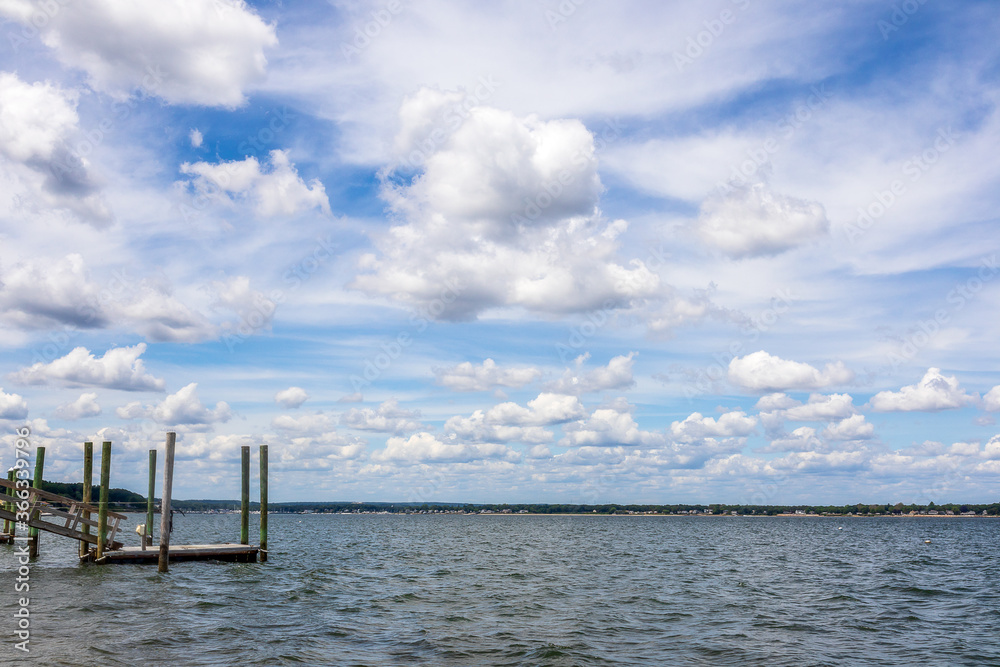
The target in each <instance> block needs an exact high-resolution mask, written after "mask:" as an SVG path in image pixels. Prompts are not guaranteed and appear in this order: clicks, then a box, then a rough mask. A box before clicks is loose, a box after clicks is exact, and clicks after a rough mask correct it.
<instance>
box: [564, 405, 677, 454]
mask: <svg viewBox="0 0 1000 667" xmlns="http://www.w3.org/2000/svg"><path fill="white" fill-rule="evenodd" d="M563 434H564V437H563V439H562V440H560V441H559V444H561V445H568V446H573V447H581V446H599V447H614V446H617V445H645V446H660V445H663V444H665V443H666V437H665V436H664V435H663V434H662V433H655V432H651V431H643V430H641V429H640V428H639V425H638V424H637V423H636V421H635V419H634V418H633V416H632V412H631V407H630V406H628V405H626V404H624V402H623V401H622V402H616V403H615V404H613V405H611V406H609V407H602V408H598V409H596V410H594V412H593V413H592V414H591V415H590V416H589V417H587V418H586V419H581V420H579V421H576V422H573V423H570V424H566V426H564V427H563Z"/></svg>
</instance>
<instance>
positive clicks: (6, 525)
mask: <svg viewBox="0 0 1000 667" xmlns="http://www.w3.org/2000/svg"><path fill="white" fill-rule="evenodd" d="M16 476H17V471H16V470H15V469H14V468H11V469H10V470H8V471H7V481H8V482H11V483H13V482H14V480H15V479H16ZM7 495H9V496H17V491H16V490H14V489H13V488H11V489H7ZM4 506H5V507H6V508H7V509H8V510H9V511H11V512H16V511H17V508H16V507H15V506H14V503H6V504H5V505H4ZM16 526H17V523H16V522H14V521H8V520H7V519H4V522H3V532H5V533H7V534H8V535H14V533H15V532H16V530H17V529H16Z"/></svg>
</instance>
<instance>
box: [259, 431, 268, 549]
mask: <svg viewBox="0 0 1000 667" xmlns="http://www.w3.org/2000/svg"><path fill="white" fill-rule="evenodd" d="M260 562H261V563H266V562H267V445H261V446H260Z"/></svg>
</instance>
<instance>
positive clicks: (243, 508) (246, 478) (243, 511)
mask: <svg viewBox="0 0 1000 667" xmlns="http://www.w3.org/2000/svg"><path fill="white" fill-rule="evenodd" d="M240 450H241V451H240V454H241V461H240V471H241V472H240V474H241V477H242V479H241V480H240V481H241V483H240V544H250V445H243V447H241V448H240Z"/></svg>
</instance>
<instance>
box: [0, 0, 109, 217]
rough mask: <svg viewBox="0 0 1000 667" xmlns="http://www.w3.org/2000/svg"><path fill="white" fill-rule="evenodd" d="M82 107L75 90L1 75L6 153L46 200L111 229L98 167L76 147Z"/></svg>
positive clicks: (2, 149) (1, 149)
mask: <svg viewBox="0 0 1000 667" xmlns="http://www.w3.org/2000/svg"><path fill="white" fill-rule="evenodd" d="M3 6H4V5H2V4H0V12H2V8H3ZM11 34H14V33H11ZM76 105H77V94H76V93H75V92H72V91H66V90H62V89H61V88H59V87H58V86H55V85H53V84H51V83H49V82H45V83H41V82H38V83H34V84H30V83H27V82H25V81H22V80H21V79H20V78H18V76H17V74H14V73H12V72H0V155H2V156H4V157H6V158H8V159H9V160H11V161H12V163H13V164H14V165H16V166H17V169H16V170H15V173H17V174H18V175H19V176H20V178H21V179H22V180H23V181H25V184H26V186H27V187H28V188H29V189H30V190H32V191H33V192H34V193H35V194H36V195H37V196H38V197H39V198H40V199H41V200H42V201H44V202H45V203H47V204H49V205H50V206H52V207H54V208H62V209H66V210H69V211H71V212H72V213H74V214H75V215H76V216H78V217H79V218H80V219H81V220H84V221H85V222H89V223H91V224H92V225H93V226H95V227H99V228H101V227H107V226H108V225H109V224H111V222H112V221H113V216H112V213H111V210H110V209H109V208H108V205H107V203H106V202H105V201H104V199H103V197H102V195H101V192H100V189H99V187H98V184H97V180H96V179H95V177H94V174H93V170H92V167H91V165H90V163H89V162H88V161H87V159H86V158H84V157H81V156H80V155H79V154H78V153H77V152H76V151H74V150H73V148H72V142H73V139H74V138H75V137H76V136H77V134H78V132H79V130H80V127H79V117H78V116H77V113H76Z"/></svg>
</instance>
